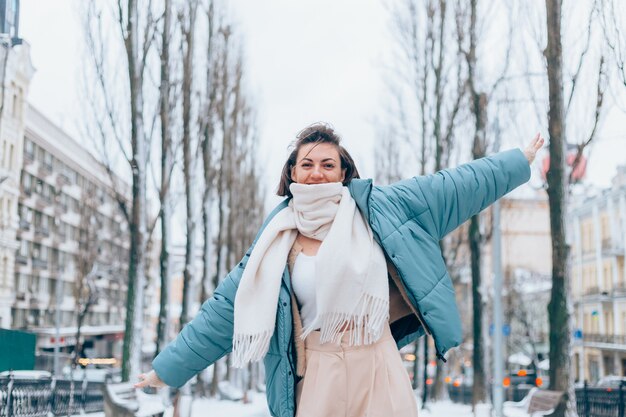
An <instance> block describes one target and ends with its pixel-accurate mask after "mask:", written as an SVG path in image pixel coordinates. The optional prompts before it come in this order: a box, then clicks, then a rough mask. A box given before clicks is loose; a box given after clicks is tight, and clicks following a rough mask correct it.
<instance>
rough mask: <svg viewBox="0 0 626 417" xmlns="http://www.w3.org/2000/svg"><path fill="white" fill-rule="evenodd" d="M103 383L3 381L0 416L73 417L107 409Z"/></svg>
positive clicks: (0, 384)
mask: <svg viewBox="0 0 626 417" xmlns="http://www.w3.org/2000/svg"><path fill="white" fill-rule="evenodd" d="M103 385H104V384H103V383H102V382H91V381H86V380H83V381H70V380H63V379H54V378H52V379H41V380H25V379H16V378H14V377H13V374H10V375H9V377H8V378H2V379H0V417H47V416H50V415H55V416H70V415H75V414H80V413H83V412H84V413H94V412H99V411H103V410H104V402H103V395H102V389H103Z"/></svg>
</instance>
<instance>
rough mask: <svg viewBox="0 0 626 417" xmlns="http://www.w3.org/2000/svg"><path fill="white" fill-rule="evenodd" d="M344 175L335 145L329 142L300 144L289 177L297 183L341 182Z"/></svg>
mask: <svg viewBox="0 0 626 417" xmlns="http://www.w3.org/2000/svg"><path fill="white" fill-rule="evenodd" d="M345 176H346V170H345V169H341V160H340V158H339V152H338V151H337V147H336V146H335V145H333V144H330V143H308V144H306V145H302V146H301V147H300V149H299V150H298V156H297V158H296V165H295V166H293V167H292V168H291V179H292V180H293V181H294V182H297V183H299V184H324V183H327V182H343V180H344V178H345Z"/></svg>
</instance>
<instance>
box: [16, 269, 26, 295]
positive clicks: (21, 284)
mask: <svg viewBox="0 0 626 417" xmlns="http://www.w3.org/2000/svg"><path fill="white" fill-rule="evenodd" d="M16 276H17V282H16V283H15V288H16V289H17V291H18V292H22V293H25V292H27V291H28V275H25V274H20V273H17V274H16Z"/></svg>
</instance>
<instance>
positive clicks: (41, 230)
mask: <svg viewBox="0 0 626 417" xmlns="http://www.w3.org/2000/svg"><path fill="white" fill-rule="evenodd" d="M35 236H45V237H48V236H50V231H49V230H48V229H47V228H45V227H35Z"/></svg>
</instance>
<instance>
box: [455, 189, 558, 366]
mask: <svg viewBox="0 0 626 417" xmlns="http://www.w3.org/2000/svg"><path fill="white" fill-rule="evenodd" d="M492 209H493V206H491V207H489V208H488V209H486V210H485V212H484V213H483V214H484V215H483V221H482V228H483V233H484V234H485V235H490V234H491V233H492V225H491V216H492ZM468 227H469V223H465V224H463V225H462V226H461V227H460V228H459V229H457V230H456V231H454V232H453V233H452V234H451V235H450V236H449V237H448V238H447V239H448V241H447V245H448V247H453V246H455V245H457V246H458V250H457V251H456V253H455V256H454V258H452V257H450V259H449V261H452V260H453V259H456V261H455V262H454V265H452V267H451V269H450V272H451V274H452V276H453V280H454V281H455V290H456V295H457V305H458V308H459V312H460V313H461V318H462V325H463V329H464V332H465V336H464V339H465V341H466V342H468V343H464V344H463V345H461V348H460V349H459V351H458V352H459V353H460V354H461V355H462V356H463V360H464V361H466V362H471V358H472V347H471V339H472V323H473V322H472V317H473V310H472V281H471V280H472V277H471V270H470V254H469V247H468V245H467V235H468ZM500 232H501V248H500V251H501V267H502V279H503V292H502V294H500V295H501V296H502V302H503V313H504V325H505V327H506V328H505V330H504V331H505V334H506V337H505V346H504V352H503V354H504V355H505V356H506V357H508V356H509V355H512V354H516V353H520V352H522V353H524V354H525V355H527V356H529V357H530V356H533V354H535V353H536V354H537V355H538V356H539V360H542V359H544V358H545V357H546V356H547V353H548V351H549V345H548V331H549V330H548V311H547V306H548V302H549V301H550V288H551V269H552V259H551V246H550V245H551V243H550V242H551V240H550V215H549V206H548V199H547V195H546V193H545V191H544V190H542V189H539V190H537V189H533V188H532V187H530V186H528V185H525V186H523V187H520V188H519V189H517V190H515V191H513V192H512V193H510V194H508V195H506V196H505V197H504V198H502V199H501V200H500ZM459 242H461V243H462V244H460V245H459ZM492 243H493V241H492V240H491V239H489V240H487V241H486V242H485V243H484V244H483V246H482V259H481V267H482V270H481V272H482V277H483V278H482V280H483V294H484V298H483V301H484V302H485V303H486V307H485V308H486V310H485V315H486V317H488V320H487V321H486V322H485V325H486V326H488V327H487V328H485V329H484V331H485V332H486V333H488V334H489V333H491V332H492V329H490V326H491V324H492V323H493V318H492V317H493V312H492V310H491V308H492V302H493V297H494V294H493V290H492V289H493V258H492V253H493V245H492Z"/></svg>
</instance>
